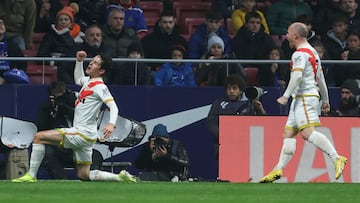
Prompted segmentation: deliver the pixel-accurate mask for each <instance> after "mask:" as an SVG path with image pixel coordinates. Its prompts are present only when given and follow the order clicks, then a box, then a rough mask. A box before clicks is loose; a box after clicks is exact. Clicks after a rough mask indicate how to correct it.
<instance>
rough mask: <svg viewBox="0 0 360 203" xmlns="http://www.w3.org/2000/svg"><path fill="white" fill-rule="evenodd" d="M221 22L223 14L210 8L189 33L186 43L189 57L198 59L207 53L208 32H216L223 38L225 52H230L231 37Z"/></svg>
mask: <svg viewBox="0 0 360 203" xmlns="http://www.w3.org/2000/svg"><path fill="white" fill-rule="evenodd" d="M222 22H223V15H222V13H221V11H219V10H217V9H212V10H210V11H209V12H208V13H207V15H206V20H205V22H204V23H202V24H200V25H199V27H198V28H197V29H196V31H195V32H194V33H191V37H190V40H189V43H188V46H189V50H188V57H189V58H190V59H200V58H201V56H203V55H204V54H206V53H207V51H208V50H207V47H208V45H207V42H208V39H209V34H210V33H216V34H217V35H218V36H219V37H220V38H221V39H222V40H223V42H224V53H225V54H229V55H231V54H232V48H231V38H230V36H229V34H228V33H227V31H226V30H225V28H224V27H223V26H222V25H221V24H222Z"/></svg>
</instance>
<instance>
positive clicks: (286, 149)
mask: <svg viewBox="0 0 360 203" xmlns="http://www.w3.org/2000/svg"><path fill="white" fill-rule="evenodd" d="M294 152H295V147H294V146H292V145H286V146H285V147H284V154H288V155H293V154H294Z"/></svg>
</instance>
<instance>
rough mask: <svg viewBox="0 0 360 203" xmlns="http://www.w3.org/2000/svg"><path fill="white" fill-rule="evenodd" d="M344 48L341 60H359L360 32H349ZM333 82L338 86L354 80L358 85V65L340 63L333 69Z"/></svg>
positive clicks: (359, 77) (359, 78) (359, 70)
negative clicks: (348, 80)
mask: <svg viewBox="0 0 360 203" xmlns="http://www.w3.org/2000/svg"><path fill="white" fill-rule="evenodd" d="M346 42H347V43H346V48H345V49H344V51H343V52H342V53H341V59H342V60H345V61H348V60H360V31H359V30H355V29H353V30H351V31H350V32H349V33H348V36H347V38H346ZM334 76H335V82H336V84H337V85H338V86H339V85H341V84H342V83H343V82H344V81H345V80H346V79H354V80H356V81H358V82H359V84H360V68H359V64H348V63H342V64H339V65H337V66H336V69H335V73H334Z"/></svg>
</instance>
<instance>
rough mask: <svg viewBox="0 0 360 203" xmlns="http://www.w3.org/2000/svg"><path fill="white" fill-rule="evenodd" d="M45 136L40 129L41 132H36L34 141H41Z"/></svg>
mask: <svg viewBox="0 0 360 203" xmlns="http://www.w3.org/2000/svg"><path fill="white" fill-rule="evenodd" d="M42 138H43V133H42V132H41V131H40V132H37V133H35V136H34V139H33V143H36V144H38V143H40V141H41V140H42Z"/></svg>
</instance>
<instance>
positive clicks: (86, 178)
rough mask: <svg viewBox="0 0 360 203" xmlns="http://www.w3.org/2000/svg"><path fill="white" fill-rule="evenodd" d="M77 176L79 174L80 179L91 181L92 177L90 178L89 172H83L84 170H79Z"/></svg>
mask: <svg viewBox="0 0 360 203" xmlns="http://www.w3.org/2000/svg"><path fill="white" fill-rule="evenodd" d="M77 176H78V178H79V179H80V180H82V181H89V180H90V179H89V174H88V173H84V172H82V171H78V172H77Z"/></svg>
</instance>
